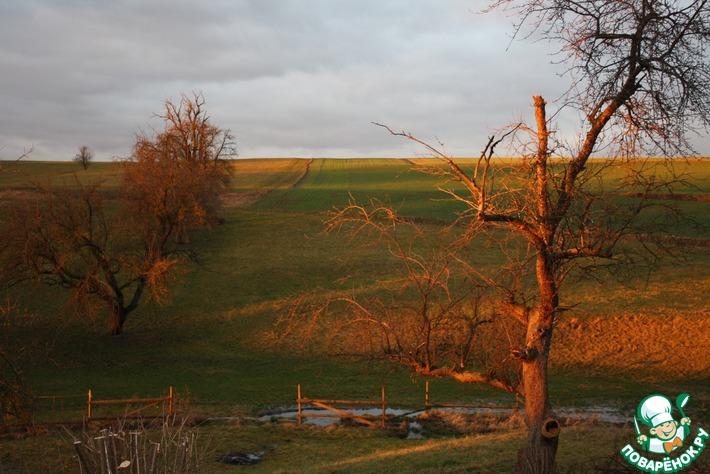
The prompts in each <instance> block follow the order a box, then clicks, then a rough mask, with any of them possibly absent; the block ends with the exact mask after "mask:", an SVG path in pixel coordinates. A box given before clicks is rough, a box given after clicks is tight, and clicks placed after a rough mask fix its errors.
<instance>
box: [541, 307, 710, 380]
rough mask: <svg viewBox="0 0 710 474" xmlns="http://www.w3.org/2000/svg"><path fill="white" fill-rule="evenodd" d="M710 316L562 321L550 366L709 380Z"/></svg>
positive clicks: (616, 317) (643, 316)
mask: <svg viewBox="0 0 710 474" xmlns="http://www.w3.org/2000/svg"><path fill="white" fill-rule="evenodd" d="M708 335H710V314H707V311H705V312H703V313H702V314H699V315H697V316H680V315H673V316H664V315H629V316H613V317H603V318H601V317H600V318H592V319H588V320H584V321H581V320H577V319H574V318H572V319H563V320H561V321H560V323H559V324H558V327H557V334H556V335H555V343H554V346H553V349H552V354H551V356H552V357H551V363H552V365H553V367H557V368H573V367H574V368H579V367H585V368H586V369H588V370H590V371H594V372H596V373H599V372H604V373H616V374H619V373H624V374H631V373H633V375H634V376H635V377H644V378H649V379H651V378H653V379H655V380H658V378H659V377H668V378H671V379H679V378H683V379H688V378H690V379H701V378H708V377H710V337H708Z"/></svg>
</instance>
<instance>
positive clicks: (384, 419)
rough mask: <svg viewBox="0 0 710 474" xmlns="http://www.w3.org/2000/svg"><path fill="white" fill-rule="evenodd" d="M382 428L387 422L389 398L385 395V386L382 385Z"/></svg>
mask: <svg viewBox="0 0 710 474" xmlns="http://www.w3.org/2000/svg"><path fill="white" fill-rule="evenodd" d="M381 390H382V428H384V427H385V424H386V422H387V398H386V396H385V386H384V385H382V387H381Z"/></svg>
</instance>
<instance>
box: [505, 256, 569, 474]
mask: <svg viewBox="0 0 710 474" xmlns="http://www.w3.org/2000/svg"><path fill="white" fill-rule="evenodd" d="M537 279H538V287H539V290H540V303H539V306H538V307H537V308H536V309H535V310H534V311H531V313H530V316H529V320H528V327H527V334H526V337H525V344H526V347H525V349H526V350H525V357H524V360H523V374H522V375H523V380H522V382H523V389H524V393H525V417H526V422H527V426H528V439H527V441H526V444H525V445H524V446H523V447H522V448H521V449H520V451H519V452H518V463H517V465H516V467H515V472H516V473H525V474H551V473H554V472H555V455H556V454H557V442H558V436H559V431H560V425H559V422H558V421H557V419H556V418H554V416H553V415H552V412H551V409H550V402H549V398H548V391H547V361H548V357H549V354H550V342H551V340H552V325H553V320H554V315H555V311H556V310H557V289H556V286H555V283H554V279H553V272H552V265H551V262H550V259H549V257H547V255H546V254H545V253H544V252H540V254H539V255H538V257H537Z"/></svg>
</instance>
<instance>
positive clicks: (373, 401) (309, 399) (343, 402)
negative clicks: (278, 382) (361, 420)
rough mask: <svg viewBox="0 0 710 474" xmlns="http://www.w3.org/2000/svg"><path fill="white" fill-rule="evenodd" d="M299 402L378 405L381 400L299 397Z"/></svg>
mask: <svg viewBox="0 0 710 474" xmlns="http://www.w3.org/2000/svg"><path fill="white" fill-rule="evenodd" d="M299 401H300V402H301V403H303V404H305V405H309V404H312V403H313V402H318V403H327V404H330V405H367V406H378V405H380V404H381V403H382V400H324V399H321V398H301V399H299V400H297V402H299Z"/></svg>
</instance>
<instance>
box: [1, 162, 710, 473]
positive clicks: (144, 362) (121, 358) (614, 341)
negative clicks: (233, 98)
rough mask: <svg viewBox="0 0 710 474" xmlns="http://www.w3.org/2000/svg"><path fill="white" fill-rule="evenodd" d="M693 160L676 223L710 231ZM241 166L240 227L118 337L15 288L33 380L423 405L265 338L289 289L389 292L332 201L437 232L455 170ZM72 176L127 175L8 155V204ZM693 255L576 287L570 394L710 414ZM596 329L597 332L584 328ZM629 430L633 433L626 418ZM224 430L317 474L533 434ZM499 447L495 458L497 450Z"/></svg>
mask: <svg viewBox="0 0 710 474" xmlns="http://www.w3.org/2000/svg"><path fill="white" fill-rule="evenodd" d="M678 167H679V169H680V170H681V171H682V172H683V173H684V174H686V175H687V178H688V184H685V185H683V187H682V188H681V189H679V192H681V193H684V194H690V195H694V196H700V197H699V198H698V200H687V201H673V203H674V204H678V205H679V206H680V207H682V208H683V210H684V211H685V213H686V214H687V215H689V216H690V217H692V218H693V220H694V221H695V222H696V223H697V224H698V225H682V226H679V227H678V228H677V229H676V230H677V233H678V234H680V235H684V236H687V237H692V238H697V239H700V240H702V239H710V230H709V229H710V212H709V211H710V202H709V201H708V200H705V199H704V197H706V196H708V195H710V161H708V160H704V161H696V162H690V163H681V164H679V165H678ZM234 168H235V175H234V176H235V179H234V182H233V185H232V190H231V191H230V194H229V196H228V197H227V199H226V204H227V208H226V210H225V218H226V219H225V223H224V225H222V226H220V227H219V228H218V229H216V230H215V231H214V232H211V233H209V234H206V235H203V236H200V238H199V239H198V242H197V245H198V250H199V255H200V260H199V263H198V264H195V265H194V267H193V268H192V269H191V271H190V272H189V273H188V274H186V275H185V276H184V277H182V278H181V279H180V281H179V282H178V285H177V286H176V288H175V291H174V294H173V297H172V300H171V301H170V303H169V304H167V305H165V306H154V305H144V306H142V307H141V308H139V310H138V311H137V312H136V313H135V314H131V316H130V319H129V320H128V322H127V325H126V333H125V334H124V335H122V336H120V337H109V336H106V335H104V331H105V321H104V320H103V319H102V318H101V315H99V317H97V318H93V319H91V318H82V317H77V316H70V315H68V314H67V313H66V311H65V310H64V305H65V302H66V295H65V293H63V292H62V291H61V290H59V289H52V288H43V287H24V288H20V289H18V290H16V291H14V293H13V294H12V297H13V298H15V299H17V301H19V302H20V304H21V305H22V306H23V307H24V308H26V310H27V314H26V315H25V316H23V317H21V318H17V319H15V320H13V321H6V322H5V323H4V327H3V328H2V333H1V334H0V341H1V342H2V344H3V347H8V348H9V349H10V351H13V350H14V352H13V355H14V357H15V359H16V360H17V361H18V364H19V366H20V368H21V369H22V372H23V374H24V376H25V378H26V379H27V381H28V382H29V384H30V386H31V387H32V390H33V391H34V393H35V394H40V395H45V394H53V395H82V394H84V393H85V392H86V390H87V389H88V388H91V389H92V390H93V391H94V394H95V396H96V397H98V398H113V397H124V396H132V395H144V396H146V395H155V394H160V393H163V392H164V390H165V387H167V386H168V385H174V386H175V387H176V388H177V389H178V391H179V392H183V393H184V392H185V391H188V390H189V393H190V396H191V399H192V401H193V405H194V406H195V409H196V410H197V411H202V412H204V413H220V414H230V413H235V414H250V415H253V414H255V413H258V412H259V411H260V410H263V409H266V408H273V407H282V406H289V405H293V403H294V402H293V399H294V395H295V393H294V390H295V385H296V384H297V383H300V384H303V386H304V390H305V391H306V393H307V394H308V395H310V396H318V397H339V398H343V397H345V398H361V397H362V398H365V397H366V398H371V397H373V396H376V395H377V393H378V389H379V386H380V384H383V383H384V384H386V385H387V387H388V393H389V399H390V401H391V403H392V404H394V405H400V406H417V405H421V404H422V400H423V398H422V397H423V392H422V381H421V380H416V379H415V380H413V379H412V378H411V377H410V375H409V374H407V373H405V372H404V371H402V370H399V369H397V368H393V367H391V366H381V365H376V364H375V365H371V364H367V363H363V362H353V361H351V360H338V359H325V358H323V357H321V356H319V355H318V354H308V353H304V354H293V353H289V352H286V351H280V350H278V349H274V348H265V347H264V346H263V344H262V340H263V333H264V331H266V330H268V329H269V328H270V327H271V324H272V322H273V321H274V318H276V317H277V316H278V315H279V314H281V313H282V312H283V311H284V307H285V304H286V302H287V301H288V299H289V298H291V297H293V296H295V295H297V294H299V293H301V292H303V291H306V290H308V291H316V292H320V291H322V292H329V291H333V290H340V289H347V288H354V289H357V290H358V291H362V292H376V291H378V288H377V281H378V279H380V278H382V277H385V276H387V275H388V274H390V273H391V272H392V268H391V265H390V264H389V263H388V262H389V261H388V260H387V259H386V258H384V257H385V253H384V250H383V249H381V248H378V247H373V246H367V245H360V244H358V243H354V242H352V241H350V240H349V239H348V238H346V237H344V236H342V235H338V234H330V235H325V234H324V233H323V220H324V218H325V212H326V211H328V210H329V209H332V207H333V206H337V205H342V204H344V203H345V202H347V200H348V199H349V195H353V196H354V197H356V198H357V199H359V200H365V199H370V198H376V199H379V200H381V201H384V202H387V203H391V204H392V205H393V206H395V207H397V208H398V209H399V210H400V212H401V213H403V214H404V215H407V216H411V217H417V218H421V219H422V221H423V222H425V224H423V225H424V227H425V228H427V229H431V230H436V229H438V228H440V227H441V225H442V223H445V222H449V221H451V220H452V219H453V217H454V216H455V213H456V211H457V210H460V207H458V206H457V205H456V204H454V203H452V202H451V201H448V200H445V199H444V198H445V196H444V195H443V194H442V193H441V192H440V191H438V190H437V189H436V187H437V185H438V184H441V180H440V179H438V178H435V177H431V176H426V175H423V174H421V173H418V172H416V171H413V170H412V166H411V164H410V163H408V162H406V161H404V160H386V159H382V160H244V161H238V162H236V163H235V165H234ZM659 172H661V171H659ZM73 173H76V174H77V176H78V177H79V179H80V180H82V181H87V180H97V179H100V180H104V181H105V185H106V186H107V187H109V188H111V187H113V186H115V185H116V184H117V183H118V182H119V179H120V167H119V166H117V165H115V164H103V163H102V164H95V165H92V166H91V167H90V168H89V170H88V171H86V172H85V171H81V170H80V169H79V168H78V166H77V165H74V164H69V163H33V162H26V163H3V167H2V169H0V199H11V198H12V194H13V192H20V191H22V190H24V189H27V187H28V185H29V183H30V182H31V181H42V180H47V179H52V180H61V181H62V182H68V183H71V181H72V180H73ZM614 180H618V176H615V175H613V174H610V175H609V182H613V181H614ZM618 199H624V197H623V196H619V197H618ZM478 254H479V257H480V258H482V259H484V260H487V261H488V262H489V264H495V263H496V262H497V261H498V260H497V259H498V256H497V255H496V253H495V252H494V251H493V250H491V249H486V248H482V249H478ZM685 256H686V259H685V260H684V261H683V263H678V262H677V261H669V262H667V263H666V264H664V265H663V266H661V268H659V269H658V271H657V272H655V273H654V274H652V275H651V276H650V278H646V276H645V275H639V276H638V278H636V279H634V280H633V281H626V282H625V284H623V285H622V284H620V283H618V282H615V281H613V280H607V281H604V282H601V283H591V284H590V283H587V284H584V285H582V284H573V285H571V286H568V287H567V288H566V290H565V293H564V294H563V295H562V298H563V302H564V303H565V304H578V306H576V307H575V310H574V311H573V312H572V313H570V314H569V316H568V318H569V319H571V318H574V319H575V320H578V321H581V324H587V325H588V326H587V328H588V329H589V331H582V330H580V329H579V323H575V325H572V326H563V327H562V328H561V331H562V332H561V333H560V334H561V335H560V336H558V337H557V340H556V341H555V344H558V346H553V370H552V375H551V394H552V401H553V403H554V404H555V405H565V406H584V405H594V404H600V403H601V404H611V405H617V406H619V407H621V408H624V409H629V413H631V411H630V409H631V408H633V406H634V404H635V403H636V402H637V401H638V400H639V398H640V397H642V396H643V395H645V394H647V393H650V392H653V391H661V392H666V393H668V394H669V395H671V394H672V395H675V394H676V393H678V392H680V391H688V392H690V393H691V394H693V397H694V400H693V403H694V404H695V405H694V406H697V407H703V410H704V413H705V414H707V413H708V407H709V406H710V358H708V356H707V351H708V350H710V347H708V344H709V341H708V340H710V337H708V336H709V335H710V333H709V332H708V325H707V323H708V321H710V317H709V316H710V315H708V310H710V304H709V303H710V299H709V298H708V296H707V289H708V288H710V271H709V270H710V255H708V252H707V247H693V246H689V247H688V249H687V252H686V255H685ZM631 317H634V318H640V319H636V320H633V321H638V325H635V323H634V324H629V323H628V321H629V318H631ZM646 321H656V323H647V322H646ZM654 324H655V325H654ZM664 328H665V329H664ZM670 328H676V330H675V331H674V332H669V333H672V334H671V337H672V338H673V341H671V342H670V343H669V344H670V347H671V348H672V349H671V350H672V351H674V353H675V355H676V356H677V357H675V358H674V359H673V361H675V362H678V363H679V364H680V365H683V363H684V361H690V360H692V361H693V363H692V364H687V365H688V366H689V367H690V369H688V370H685V371H683V370H679V371H677V372H675V373H674V372H673V371H672V370H671V369H669V366H668V365H667V364H664V362H663V360H664V357H663V355H662V354H657V353H656V354H647V352H652V351H654V349H655V346H654V344H653V343H652V342H651V337H656V336H660V337H663V335H664V334H665V333H666V332H668V331H666V329H670ZM678 328H680V329H678ZM562 334H564V335H565V336H567V337H566V338H564V337H562ZM589 334H591V339H590V341H591V342H589V341H587V342H580V341H579V340H578V339H579V338H583V337H585V336H586V335H589ZM612 335H613V336H614V337H611V336H612ZM684 335H685V337H684ZM585 344H589V346H588V347H586V346H585ZM555 347H559V358H557V359H555V350H556V349H555ZM588 348H589V349H590V350H586V349H588ZM591 349H594V350H591ZM624 351H628V352H629V357H626V356H625V355H624V353H623V352H624ZM612 355H613V357H612ZM597 362H605V363H597ZM674 374H675V375H674ZM432 387H433V392H434V393H435V395H434V396H435V397H436V398H437V399H440V400H446V401H469V402H470V401H471V400H482V401H485V402H487V403H488V402H491V401H492V402H496V403H502V404H508V405H510V404H511V403H512V400H511V398H509V397H506V396H502V395H500V394H499V393H498V392H495V391H492V390H489V389H487V388H485V387H479V386H461V385H457V384H454V383H451V382H447V381H439V380H437V381H434V382H432ZM709 421H710V420H709ZM615 429H616V430H617V432H615V433H616V434H619V432H618V431H619V430H621V429H620V428H615ZM210 430H212V431H211V432H210V433H209V436H211V437H212V438H213V439H214V440H215V443H216V444H215V446H217V447H218V448H219V449H222V447H224V449H232V448H229V446H231V445H230V442H234V443H236V445H237V447H235V448H233V449H237V450H238V449H247V447H249V446H252V445H253V446H254V447H258V446H262V447H269V446H276V447H274V448H269V449H270V450H271V451H270V453H271V454H270V455H269V458H270V459H272V461H269V462H265V463H264V464H263V467H259V468H257V469H255V470H254V472H261V471H260V470H259V469H263V470H264V472H268V471H277V470H282V471H283V472H290V471H299V470H300V469H298V468H297V467H296V466H298V465H300V466H308V467H309V469H308V470H310V471H313V472H351V471H352V472H375V471H380V472H401V471H402V470H408V469H410V468H414V467H415V466H416V469H417V470H418V471H421V472H427V470H429V471H437V472H438V471H440V470H442V467H446V468H447V469H449V470H450V471H451V472H461V471H465V470H466V469H471V470H473V472H477V471H476V469H475V466H477V465H476V464H475V463H476V462H478V461H477V460H478V459H480V460H483V461H484V462H485V463H488V464H484V465H482V466H483V467H482V468H481V469H480V470H481V471H483V472H485V471H489V472H496V471H497V470H499V469H500V468H501V467H504V466H509V465H510V463H512V462H513V458H514V449H512V447H511V446H514V445H515V444H516V443H517V439H518V437H519V436H520V432H519V431H511V432H506V433H500V434H496V435H495V436H496V438H495V439H494V440H492V442H491V444H490V445H489V444H487V443H485V442H483V441H481V440H480V438H481V437H480V436H479V437H475V436H474V437H465V438H460V439H459V438H456V439H452V438H446V439H441V440H431V441H424V442H412V441H405V440H401V439H398V438H396V437H392V436H386V435H384V434H381V433H372V432H369V431H363V430H352V429H345V428H343V429H337V430H332V431H328V432H322V431H317V430H312V429H304V430H302V431H298V430H291V431H289V429H288V428H276V427H266V428H265V427H259V426H251V425H250V426H243V427H229V428H224V427H221V428H219V429H217V428H208V429H207V431H210ZM576 430H577V431H574V430H572V431H571V434H570V435H569V436H570V438H571V439H577V442H578V444H569V445H565V444H564V442H563V444H562V446H563V448H562V453H561V459H562V460H563V461H564V462H565V463H566V465H568V466H571V465H572V464H573V460H572V458H573V456H572V454H571V453H572V451H571V449H572V447H574V446H581V445H582V434H581V433H583V432H584V433H586V434H584V436H587V434H588V435H589V436H591V437H592V438H594V437H596V438H599V439H603V440H605V441H604V442H600V443H599V444H596V445H595V446H596V447H595V452H594V453H591V452H590V453H588V454H589V455H590V456H591V455H592V454H594V455H595V456H596V455H597V454H598V455H599V456H602V455H603V454H605V453H606V454H609V455H611V454H613V452H614V449H612V447H611V444H612V443H611V441H609V440H610V439H611V438H610V437H609V436H608V433H606V434H605V432H604V429H602V428H596V427H589V428H577V429H576ZM627 431H628V430H627ZM628 432H629V433H630V431H628ZM596 438H594V439H596ZM286 439H288V441H285V440H286ZM230 440H231V441H230ZM52 443H54V444H56V445H57V446H58V447H57V449H60V451H61V448H60V447H59V446H61V443H60V442H59V441H57V438H56V437H50V440H49V441H48V442H47V443H46V445H53V444H52ZM346 444H347V446H348V449H347V451H348V453H347V454H346V453H344V449H343V447H344V446H345V445H346ZM592 444H594V443H592ZM239 446H245V447H242V448H239ZM37 449H39V448H38V445H37V444H36V443H33V441H32V440H24V441H7V440H3V441H0V460H2V459H5V461H2V462H4V463H5V465H6V466H8V465H10V466H11V465H13V463H15V465H17V463H19V462H20V461H19V460H18V459H21V458H27V457H28V456H30V455H31V453H33V450H35V451H36V450H37ZM43 449H44V448H43ZM249 449H251V448H249ZM489 449H492V450H494V451H492V452H495V453H496V455H495V456H493V455H489V454H488V451H486V450H489ZM295 451H297V452H298V453H299V455H295V454H294V452H295ZM11 452H12V453H21V455H18V454H12V455H11V454H9V453H11ZM321 452H323V453H325V454H323V455H322V456H321V455H320V454H319V453H321ZM22 453H24V454H22ZM18 456H19V457H18ZM23 456H24V457H23ZM62 456H64V457H63V458H62ZM299 456H300V457H299ZM309 456H310V458H309ZM66 457H67V454H66V453H63V454H61V455H60V458H62V459H64V458H66ZM565 460H566V461H565ZM299 463H300V464H299ZM503 470H505V469H503ZM0 472H2V465H0Z"/></svg>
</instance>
